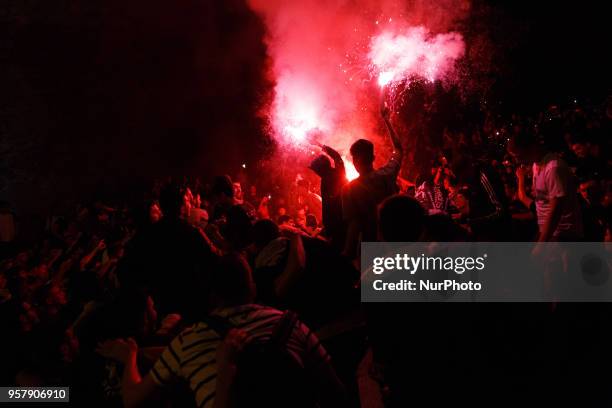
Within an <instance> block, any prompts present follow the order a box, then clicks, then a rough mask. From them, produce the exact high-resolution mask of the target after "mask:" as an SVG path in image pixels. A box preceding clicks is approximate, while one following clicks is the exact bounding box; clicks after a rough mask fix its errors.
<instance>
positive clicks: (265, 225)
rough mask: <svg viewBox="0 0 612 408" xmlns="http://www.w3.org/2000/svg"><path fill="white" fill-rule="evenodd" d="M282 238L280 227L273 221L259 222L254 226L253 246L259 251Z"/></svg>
mask: <svg viewBox="0 0 612 408" xmlns="http://www.w3.org/2000/svg"><path fill="white" fill-rule="evenodd" d="M279 236H280V232H279V229H278V225H276V223H275V222H274V221H272V220H259V221H257V222H256V223H255V224H254V225H253V244H254V245H255V249H256V250H257V251H260V250H262V249H263V248H264V247H265V246H266V245H268V244H269V243H270V242H271V241H273V240H275V239H276V238H278V237H279Z"/></svg>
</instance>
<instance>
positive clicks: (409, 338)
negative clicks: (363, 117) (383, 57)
mask: <svg viewBox="0 0 612 408" xmlns="http://www.w3.org/2000/svg"><path fill="white" fill-rule="evenodd" d="M611 116H612V111H611V110H610V108H608V110H606V109H605V108H604V109H601V108H599V109H586V108H580V107H578V106H577V105H572V106H570V107H568V108H565V109H560V108H558V107H551V108H550V109H548V110H547V111H546V112H545V113H542V114H541V115H539V116H537V117H531V118H528V119H527V118H520V117H512V118H510V119H509V120H508V122H507V123H508V125H506V126H501V125H499V124H498V123H494V122H495V121H493V120H486V121H485V123H484V124H483V125H482V127H481V128H480V129H478V130H477V131H474V132H473V134H472V135H469V136H468V135H466V134H461V135H457V134H452V133H451V132H445V138H444V143H443V144H442V145H441V146H440V149H439V151H437V152H436V153H435V155H434V157H433V159H432V161H431V166H429V167H428V168H426V169H424V171H422V172H421V174H418V175H412V176H411V177H400V171H401V169H402V162H403V157H404V156H405V151H404V150H405V148H404V147H403V145H402V140H401V138H400V137H399V136H398V135H397V134H396V132H395V131H394V128H393V126H392V120H391V117H390V112H389V111H388V109H386V108H383V109H382V117H383V120H384V122H385V124H386V127H387V130H388V133H389V137H390V140H391V146H392V148H393V152H392V154H391V155H390V158H389V160H388V162H387V163H386V164H385V165H384V166H381V167H378V168H375V166H374V158H375V153H377V152H375V146H374V145H373V144H372V143H371V142H370V141H368V140H365V139H360V140H357V141H356V142H355V143H354V144H353V145H352V147H351V149H350V153H351V159H352V162H353V164H354V166H355V168H356V170H357V171H358V173H359V177H358V178H356V179H354V180H352V181H350V182H349V181H348V180H347V178H346V174H345V164H344V162H343V159H342V157H341V155H340V154H338V153H337V152H336V151H335V150H334V147H333V146H321V155H319V156H317V157H316V158H315V159H314V160H313V161H312V163H311V164H310V167H309V169H304V173H306V172H311V173H310V174H309V175H308V177H306V178H300V179H299V180H296V181H295V186H294V188H293V189H292V190H291V191H292V194H291V195H289V196H280V195H275V196H271V195H267V194H266V195H261V194H260V191H259V189H258V185H257V183H252V184H249V185H242V184H241V183H238V182H234V181H232V179H231V177H230V176H217V177H215V178H213V179H212V180H211V182H210V184H208V185H201V183H189V182H185V181H182V182H177V181H176V180H171V179H168V180H159V181H157V182H156V183H155V185H154V186H153V187H152V189H151V191H150V192H147V198H146V199H145V200H143V201H142V202H139V203H130V204H131V205H129V206H127V205H125V203H112V205H111V203H109V202H103V201H96V202H93V203H88V204H87V205H79V206H78V207H76V208H75V211H74V212H73V213H72V214H64V215H61V216H58V215H49V218H48V223H47V228H46V231H45V235H44V238H43V239H42V240H40V241H39V242H35V243H28V245H11V246H10V250H8V251H6V250H3V256H4V259H3V260H2V263H1V264H0V316H1V321H2V322H3V328H4V329H3V336H2V338H3V341H4V342H5V344H4V345H3V347H2V348H1V353H2V357H1V360H2V361H3V366H4V369H3V370H2V372H3V374H2V383H3V384H16V385H20V386H39V385H40V386H42V385H70V386H71V387H72V388H71V399H72V400H73V401H86V402H87V404H88V405H90V406H96V405H100V406H114V405H116V406H121V405H125V406H135V405H139V404H143V403H146V404H147V405H153V404H158V405H162V406H168V405H169V406H176V407H179V406H181V407H182V406H194V405H195V406H199V407H225V406H247V405H248V406H260V405H261V406H304V407H306V406H309V407H313V406H317V404H318V405H319V406H333V407H338V406H356V405H358V404H359V400H360V398H361V400H362V405H364V406H367V405H366V403H365V402H364V400H363V398H364V396H363V395H360V393H359V392H358V389H361V388H362V387H361V386H358V384H357V382H358V381H357V380H356V373H357V371H358V369H357V366H358V365H359V364H362V365H363V364H366V363H367V367H366V370H365V372H366V373H367V374H366V377H368V378H369V379H370V380H371V381H373V382H374V383H375V384H376V387H375V388H376V389H377V392H379V393H380V395H381V398H382V399H383V400H384V401H385V402H386V403H387V404H389V405H391V406H405V405H404V403H405V402H406V401H407V400H409V399H410V398H414V397H411V396H410V393H411V392H412V390H413V389H412V388H410V387H408V386H407V385H406V384H408V383H409V382H408V379H410V381H412V380H413V379H414V378H413V377H416V376H431V375H435V374H436V373H437V372H438V371H440V370H442V371H445V370H447V371H448V372H455V373H456V372H459V371H462V370H463V369H465V366H462V364H468V365H469V366H475V367H477V368H474V372H476V371H477V370H479V369H482V368H483V367H484V366H486V367H487V368H486V369H487V370H491V369H492V368H491V366H490V361H492V360H496V361H498V362H499V360H500V359H501V360H503V361H504V364H506V365H504V367H506V368H504V369H503V370H504V371H509V372H514V373H520V372H521V370H522V368H521V367H525V365H523V366H521V367H519V366H518V364H528V362H529V361H532V360H534V359H535V360H538V359H540V358H541V359H543V360H538V361H540V363H541V365H542V366H547V367H553V366H554V367H558V366H559V365H558V364H557V363H558V359H561V360H563V359H564V358H565V357H563V356H567V355H568V353H569V351H568V350H569V348H564V347H565V346H567V345H568V344H569V345H570V346H572V345H574V343H572V342H574V340H575V339H576V338H575V337H573V336H571V335H570V334H568V333H566V332H564V333H566V335H567V336H566V337H563V340H559V338H556V339H555V338H553V337H554V336H561V335H560V334H559V333H560V331H562V330H568V331H570V329H567V327H569V326H567V325H568V324H569V325H571V324H575V323H576V322H578V321H579V322H580V323H581V324H583V326H580V327H581V330H582V331H581V334H582V342H580V344H583V342H584V343H587V342H590V344H592V345H593V344H605V343H603V341H604V340H605V339H607V338H606V337H605V336H604V335H603V334H602V333H607V331H606V329H605V328H604V329H602V330H603V331H602V332H597V331H594V330H596V328H599V327H600V326H598V325H597V324H595V323H593V324H592V325H589V324H584V322H585V320H583V319H577V318H576V319H573V320H572V319H570V320H568V319H569V318H566V317H563V318H559V317H558V316H559V313H561V312H559V311H558V309H554V310H553V309H551V308H548V307H544V308H543V309H542V310H541V309H540V308H536V309H537V310H536V312H535V313H534V311H533V309H529V310H528V311H525V309H524V308H519V307H518V306H517V307H514V308H505V309H500V308H492V307H490V308H487V309H482V308H480V309H475V308H470V309H467V308H464V307H461V308H459V307H456V308H453V309H451V308H442V307H439V306H446V305H420V304H419V305H415V304H402V305H395V304H394V305H375V306H372V307H364V306H362V305H361V304H360V301H359V278H360V271H359V262H358V260H359V250H360V245H359V244H360V242H363V241H389V242H393V241H398V242H412V241H440V242H447V241H468V240H474V241H553V240H556V241H604V240H606V241H609V240H611V239H612V235H611V231H610V211H611V210H612V206H611V204H612V203H611V200H612V193H611V190H610V156H609V154H608V152H609V138H608V136H609V132H610V127H609V126H610V118H611ZM315 178H316V179H318V180H320V184H318V185H316V184H315V183H314V182H312V180H314V179H315ZM5 207H6V206H4V205H3V209H4V208H5ZM3 213H7V211H4V210H3ZM5 221H6V222H5ZM9 222H10V223H14V220H13V219H12V218H10V217H4V218H3V226H2V231H3V234H4V232H5V231H8V232H7V233H6V234H4V235H3V241H7V242H4V243H3V245H5V246H6V248H8V241H9V240H12V239H14V236H15V235H16V234H15V231H17V236H18V228H17V229H16V228H15V225H14V224H11V225H8V223H9ZM5 224H6V225H5ZM5 235H6V237H8V238H6V239H5V238H4V236H5ZM434 306H435V307H434ZM462 306H471V305H462ZM601 310H605V309H601ZM574 312H575V311H572V312H571V313H574ZM571 313H570V314H571ZM598 313H599V312H598ZM578 315H580V314H578ZM601 315H602V316H603V312H601ZM355 316H357V318H355ZM459 316H461V317H460V318H459ZM493 316H494V317H493ZM526 316H528V317H529V318H526ZM562 316H567V315H562ZM580 316H582V315H580ZM347 322H350V324H349V323H347ZM519 322H520V323H519ZM543 322H544V323H543ZM568 322H570V323H568ZM362 323H364V324H365V327H366V328H365V330H364V329H363V327H364V325H363V324H362ZM576 324H577V323H576ZM521 325H526V327H528V328H529V330H533V331H532V333H534V334H533V337H532V339H533V343H532V344H531V346H533V350H530V351H529V352H526V351H525V350H526V348H527V346H524V347H521V346H516V344H517V343H520V344H523V343H522V342H521V341H520V339H519V337H520V335H519V334H517V333H525V331H524V330H526V329H519V326H521ZM553 326H554V330H549V329H550V327H553ZM587 326H588V327H587ZM571 327H574V326H571ZM545 329H546V330H545ZM545 332H546V333H545ZM330 333H331V334H330ZM415 333H416V334H417V336H414V334H415ZM550 333H554V334H550ZM594 333H595V334H594ZM600 334H601V335H600ZM542 336H544V337H546V336H548V337H546V338H543V337H542ZM483 339H487V340H483ZM488 340H490V342H488ZM502 340H503V341H502ZM361 344H363V347H362V348H360V345H361ZM493 344H495V347H493ZM542 344H544V345H549V346H550V349H547V350H545V351H543V350H542V348H541V347H540V346H541V345H542ZM509 345H512V346H516V347H509ZM570 346H568V347H570ZM461 347H465V350H470V352H471V353H477V354H479V355H480V358H477V357H473V354H470V355H471V356H472V357H473V358H474V359H473V360H470V362H469V363H466V362H465V361H464V359H462V358H455V357H457V353H455V352H453V351H452V350H456V349H458V348H461ZM333 348H335V349H337V350H336V352H337V353H338V354H337V355H336V354H334V353H332V352H331V350H332V349H333ZM407 348H410V349H411V350H413V351H414V350H418V351H419V352H418V353H417V354H418V355H416V356H414V355H409V354H408V351H405V352H400V350H402V349H407ZM570 348H571V347H570ZM328 349H329V350H328ZM347 349H351V350H356V351H355V354H356V356H357V357H353V359H352V361H347V360H350V359H347V358H337V357H338V355H341V354H342V351H343V350H344V351H346V350H347ZM451 349H452V350H451ZM509 349H512V350H510V351H508V350H509ZM368 350H369V351H368ZM465 350H464V351H465ZM517 350H519V351H517ZM428 351H435V353H432V355H429V354H428ZM583 351H584V350H583ZM523 352H524V354H520V353H523ZM517 353H519V354H520V355H517ZM564 353H565V354H564ZM345 354H348V353H345ZM434 354H435V355H434ZM501 354H504V355H507V356H504V358H505V359H504V358H502V357H499V355H501ZM364 356H365V357H364ZM492 356H495V357H492ZM581 356H582V358H581V359H579V360H580V361H582V362H583V363H584V361H587V360H588V358H590V357H591V355H590V354H589V353H588V352H584V353H583V354H581ZM585 356H587V357H588V358H587V357H585ZM608 357H609V356H607V354H606V358H608ZM604 360H605V359H602V361H604ZM541 361H544V363H542V362H541ZM588 361H590V360H588ZM605 361H607V360H605ZM487 364H488V365H487ZM556 364H557V365H556ZM576 364H578V363H576ZM584 364H585V365H584V366H581V367H587V366H588V364H587V363H584ZM483 365H484V366H483ZM500 365H503V364H502V363H500ZM561 365H563V364H561ZM508 366H511V368H510V369H508V368H507V367H508ZM452 367H454V368H452ZM572 367H575V366H572ZM588 367H590V366H588ZM453 369H454V370H456V371H452V370H453ZM513 370H514V371H513ZM551 370H552V369H551ZM468 371H469V370H468ZM462 372H463V371H462ZM536 372H537V370H536ZM427 378H430V377H427ZM370 397H371V395H370V396H368V398H370ZM368 400H369V399H368ZM92 401H93V402H92ZM84 403H85V402H84ZM394 404H396V405H394Z"/></svg>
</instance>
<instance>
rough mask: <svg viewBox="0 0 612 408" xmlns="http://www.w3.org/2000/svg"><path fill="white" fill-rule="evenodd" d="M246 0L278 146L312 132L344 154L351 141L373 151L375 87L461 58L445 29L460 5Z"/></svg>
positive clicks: (445, 1)
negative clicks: (258, 29)
mask: <svg viewBox="0 0 612 408" xmlns="http://www.w3.org/2000/svg"><path fill="white" fill-rule="evenodd" d="M247 1H248V4H249V6H250V7H251V8H252V9H253V10H254V11H255V12H257V13H258V14H259V15H260V16H261V18H262V19H263V21H264V23H265V25H266V28H267V35H266V44H267V48H268V54H269V57H270V59H271V75H272V76H273V79H274V80H275V83H276V85H275V88H274V98H273V102H272V103H271V105H270V106H269V107H267V110H268V117H269V122H270V124H271V127H272V130H273V133H274V138H275V139H276V140H277V142H278V143H279V145H281V146H283V145H290V146H292V147H296V145H297V146H300V145H303V146H304V147H307V142H306V140H305V138H306V136H307V135H308V134H309V133H310V132H313V131H316V133H317V134H318V135H320V136H319V139H320V140H319V141H320V142H322V143H325V144H329V145H331V146H332V147H334V148H336V149H338V150H339V151H340V152H341V153H342V154H343V155H345V156H347V155H348V148H349V146H350V145H351V143H352V142H354V141H355V140H356V139H358V138H362V137H363V138H368V139H370V140H373V141H374V142H375V143H376V145H377V146H380V145H381V143H380V139H379V137H378V136H376V134H377V133H378V129H379V125H380V122H379V118H378V107H379V105H380V98H381V92H380V89H379V86H378V85H379V84H383V85H384V84H387V83H389V82H394V83H399V82H400V81H402V80H405V79H411V77H413V76H415V75H416V76H419V77H422V78H424V79H426V80H435V79H440V78H441V77H442V76H444V75H445V74H447V73H448V72H449V71H450V70H451V68H452V67H453V64H454V62H455V60H456V59H457V58H459V57H460V56H461V55H462V53H463V40H462V38H461V36H460V35H459V34H457V33H450V34H447V32H448V31H450V30H451V29H452V24H453V23H454V22H455V21H457V19H458V18H460V17H462V14H464V13H465V12H466V11H467V9H468V8H469V3H467V2H466V1H465V0H438V1H426V0H421V1H418V0H416V1H411V2H410V5H407V4H405V3H407V2H402V1H391V0H247ZM402 83H405V81H404V82H402ZM379 150H380V149H379ZM383 156H384V153H383ZM352 176H354V174H352Z"/></svg>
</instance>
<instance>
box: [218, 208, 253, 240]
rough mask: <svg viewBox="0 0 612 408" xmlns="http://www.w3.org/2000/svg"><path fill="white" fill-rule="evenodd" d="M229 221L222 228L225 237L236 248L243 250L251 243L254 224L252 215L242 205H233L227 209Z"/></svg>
mask: <svg viewBox="0 0 612 408" xmlns="http://www.w3.org/2000/svg"><path fill="white" fill-rule="evenodd" d="M226 217H227V222H226V223H225V226H224V227H223V228H222V234H223V237H224V238H225V239H226V240H227V241H228V242H229V243H230V244H231V245H232V247H233V248H234V249H236V250H241V249H243V248H245V247H246V246H247V245H248V244H249V240H250V237H251V228H252V226H253V224H252V220H251V217H250V216H249V214H248V213H247V211H246V210H245V209H244V207H243V206H241V205H233V206H231V207H230V208H229V209H228V210H227V214H226Z"/></svg>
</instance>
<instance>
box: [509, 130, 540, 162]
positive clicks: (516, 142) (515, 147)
mask: <svg viewBox="0 0 612 408" xmlns="http://www.w3.org/2000/svg"><path fill="white" fill-rule="evenodd" d="M541 148H542V146H541V144H540V143H538V140H537V138H536V137H535V136H534V135H532V134H529V133H527V132H520V133H517V134H515V135H514V136H512V139H510V142H509V143H508V147H507V149H508V153H510V154H511V155H512V156H513V157H514V158H516V159H517V161H518V162H519V163H527V164H529V163H533V162H535V161H537V160H539V159H540V156H541Z"/></svg>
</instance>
